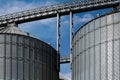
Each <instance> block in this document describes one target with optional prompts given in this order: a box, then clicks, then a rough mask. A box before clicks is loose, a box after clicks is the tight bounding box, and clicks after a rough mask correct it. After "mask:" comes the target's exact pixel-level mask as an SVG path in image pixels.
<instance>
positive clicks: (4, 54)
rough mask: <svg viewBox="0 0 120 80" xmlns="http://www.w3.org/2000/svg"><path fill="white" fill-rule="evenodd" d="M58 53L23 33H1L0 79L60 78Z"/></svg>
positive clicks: (33, 79)
mask: <svg viewBox="0 0 120 80" xmlns="http://www.w3.org/2000/svg"><path fill="white" fill-rule="evenodd" d="M57 61H58V60H57V53H56V51H55V50H54V49H53V48H52V47H51V46H49V45H48V44H46V43H44V42H42V41H40V40H38V39H35V38H32V37H29V36H23V35H16V34H0V80H59V69H58V68H57V65H58V62H57Z"/></svg>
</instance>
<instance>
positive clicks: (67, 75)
mask: <svg viewBox="0 0 120 80" xmlns="http://www.w3.org/2000/svg"><path fill="white" fill-rule="evenodd" d="M60 78H61V79H64V80H71V72H68V73H64V74H62V73H60Z"/></svg>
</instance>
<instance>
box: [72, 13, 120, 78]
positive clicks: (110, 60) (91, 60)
mask: <svg viewBox="0 0 120 80" xmlns="http://www.w3.org/2000/svg"><path fill="white" fill-rule="evenodd" d="M72 80H120V12H112V13H109V14H106V15H103V16H100V17H98V18H96V19H94V20H92V21H90V22H88V23H87V24H85V25H84V26H83V27H81V28H80V29H79V30H78V31H77V32H76V34H75V35H74V38H73V54H72Z"/></svg>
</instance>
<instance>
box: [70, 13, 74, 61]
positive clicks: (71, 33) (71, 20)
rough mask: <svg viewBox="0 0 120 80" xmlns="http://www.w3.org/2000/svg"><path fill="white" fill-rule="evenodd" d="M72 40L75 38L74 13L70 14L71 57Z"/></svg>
mask: <svg viewBox="0 0 120 80" xmlns="http://www.w3.org/2000/svg"><path fill="white" fill-rule="evenodd" d="M72 38H73V13H72V12H70V55H72ZM71 61H72V60H71Z"/></svg>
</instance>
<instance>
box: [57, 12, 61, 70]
mask: <svg viewBox="0 0 120 80" xmlns="http://www.w3.org/2000/svg"><path fill="white" fill-rule="evenodd" d="M57 54H58V56H57V60H58V61H57V62H60V14H59V13H57ZM58 64H59V65H58V66H57V67H58V69H59V66H60V63H58Z"/></svg>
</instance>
